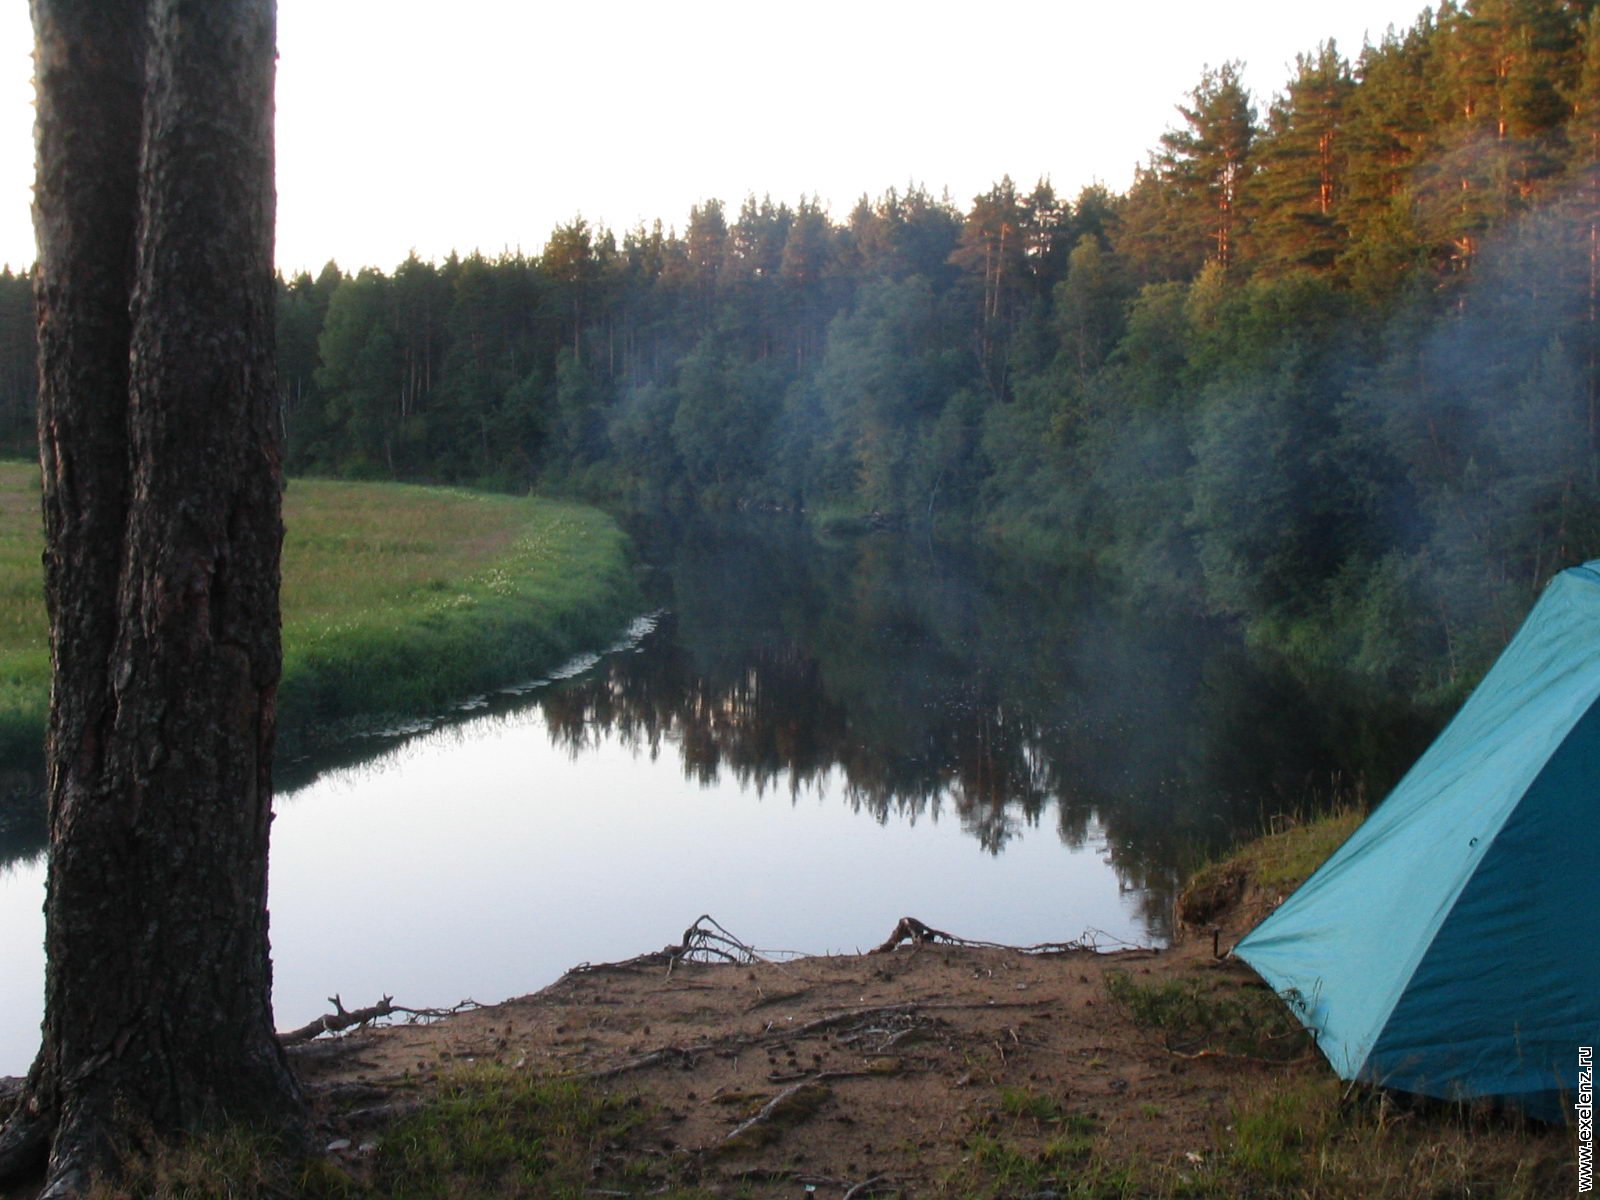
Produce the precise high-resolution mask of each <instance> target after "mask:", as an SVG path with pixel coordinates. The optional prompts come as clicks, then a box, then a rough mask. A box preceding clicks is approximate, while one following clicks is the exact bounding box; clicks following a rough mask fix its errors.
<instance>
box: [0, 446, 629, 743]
mask: <svg viewBox="0 0 1600 1200" xmlns="http://www.w3.org/2000/svg"><path fill="white" fill-rule="evenodd" d="M284 524H285V527H286V530H287V532H286V535H285V538H284V552H283V573H284V581H283V625H284V633H283V641H284V679H283V683H282V685H281V687H280V690H279V741H280V747H281V748H282V749H284V750H286V751H288V752H291V753H293V752H297V751H299V750H303V749H305V748H307V747H309V746H311V745H314V744H317V743H321V742H327V741H331V740H335V739H336V738H338V737H340V736H342V735H344V734H346V733H348V732H350V731H352V730H353V729H355V728H359V727H362V726H367V725H371V724H373V723H375V722H381V721H386V720H391V719H395V718H402V717H407V716H417V715H422V714H426V713H429V712H434V711H437V710H439V709H440V708H442V707H443V706H445V705H447V704H449V703H451V702H453V701H456V700H459V699H461V698H463V697H465V696H468V695H471V694H472V693H474V692H477V691H481V690H483V689H485V688H489V687H493V686H495V685H496V684H500V683H505V682H508V681H509V680H511V679H514V678H517V677H519V676H526V675H532V674H536V673H538V672H540V671H542V670H546V669H549V668H550V667H553V666H556V665H557V664H558V662H559V661H560V660H561V659H563V658H565V657H566V656H568V655H570V654H572V653H574V652H576V651H578V650H580V649H583V648H585V647H588V646H593V645H596V644H598V643H600V642H601V641H603V640H604V639H605V638H607V637H608V636H609V635H610V634H611V633H612V632H613V631H614V630H615V629H616V628H617V627H618V626H619V625H620V624H621V623H622V621H623V620H624V619H625V617H626V616H627V615H628V613H629V611H630V610H632V609H633V607H634V606H635V605H636V604H637V593H636V590H635V587H634V584H633V580H632V574H631V571H630V568H629V563H628V555H627V541H626V538H625V537H624V535H623V533H622V532H621V530H619V529H618V528H617V527H616V525H615V524H614V523H613V522H612V521H611V520H610V518H608V517H606V516H605V515H604V514H602V513H599V512H596V511H595V510H593V509H589V508H585V507H582V506H580V505H574V504H565V503H560V502H555V501H548V500H538V499H525V498H516V497H508V496H491V495H485V494H481V493H474V492H465V491H455V490H447V489H440V488H424V487H413V486H404V485H398V484H373V483H360V484H356V483H334V482H326V481H320V480H301V479H296V480H293V481H291V482H290V484H289V488H288V491H287V492H286V494H285V496H284ZM41 548H42V533H41V527H40V518H39V483H38V468H37V467H35V466H33V465H32V464H25V463H0V761H3V762H9V763H13V764H16V763H22V762H36V761H38V759H39V758H40V755H41V753H42V750H41V738H42V733H43V729H44V721H45V713H46V708H47V704H48V695H49V681H50V652H49V642H48V633H47V630H46V626H45V616H44V605H43V600H42V598H41V589H42V582H41V574H40V570H41V569H40V550H41Z"/></svg>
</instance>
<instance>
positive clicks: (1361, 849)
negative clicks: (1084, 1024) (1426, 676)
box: [1235, 560, 1600, 1121]
mask: <svg viewBox="0 0 1600 1200" xmlns="http://www.w3.org/2000/svg"><path fill="white" fill-rule="evenodd" d="M1597 699H1600V560H1597V561H1596V562H1591V563H1588V564H1586V565H1584V566H1582V567H1574V568H1572V569H1571V570H1568V571H1563V572H1562V573H1561V574H1560V575H1558V576H1557V577H1556V578H1555V579H1554V580H1553V581H1552V582H1551V584H1550V586H1549V587H1548V588H1546V589H1545V593H1544V595H1543V596H1542V597H1541V598H1540V600H1539V603H1538V604H1537V605H1535V607H1534V610H1533V612H1532V613H1530V614H1529V616H1528V619H1527V621H1526V622H1525V623H1524V624H1523V626H1522V628H1521V630H1519V631H1518V633H1517V635H1516V637H1515V638H1513V639H1512V641H1511V644H1510V645H1509V646H1508V647H1507V648H1506V650H1505V653H1504V654H1502V655H1501V656H1500V659H1499V661H1497V662H1496V663H1495V665H1494V667H1493V668H1492V669H1491V670H1490V671H1489V673H1488V674H1487V675H1486V676H1485V677H1484V679H1483V682H1482V683H1480V684H1479V685H1478V688H1477V690H1476V691H1474V692H1473V694H1472V695H1471V696H1470V697H1469V698H1468V700H1467V702H1466V703H1465V704H1464V705H1463V706H1462V708H1461V710H1460V712H1459V713H1457V714H1456V717H1455V719H1454V720H1453V721H1451V723H1450V724H1449V726H1448V727H1447V728H1446V729H1445V731H1444V732H1443V733H1442V734H1440V735H1439V737H1438V739H1437V740H1436V741H1435V742H1434V743H1433V745H1432V746H1430V747H1429V748H1428V750H1427V751H1426V752H1425V753H1424V754H1423V756H1422V757H1421V758H1420V759H1419V760H1418V761H1417V763H1416V765H1415V766H1413V767H1412V769H1411V771H1410V772H1409V773H1408V774H1407V775H1406V777H1405V778H1404V779H1402V780H1401V781H1400V784H1399V785H1398V786H1397V787H1396V788H1395V790H1394V791H1393V792H1392V793H1391V794H1390V796H1389V798H1388V799H1387V800H1385V801H1384V803H1383V804H1382V805H1380V806H1379V807H1378V808H1377V809H1376V810H1375V811H1374V812H1373V814H1372V815H1371V816H1370V817H1369V818H1368V819H1367V821H1366V822H1365V823H1364V824H1363V825H1362V826H1361V827H1360V828H1359V829H1357V830H1356V832H1355V833H1354V834H1353V835H1352V836H1351V838H1350V839H1349V841H1347V842H1346V843H1345V844H1344V846H1342V847H1341V848H1340V849H1339V850H1338V851H1337V852H1336V853H1335V854H1334V855H1333V856H1332V857H1331V858H1329V859H1328V861H1327V862H1326V863H1324V864H1323V866H1322V867H1321V868H1320V869H1319V870H1318V871H1317V872H1316V873H1315V874H1313V875H1312V876H1311V878H1310V879H1308V880H1307V881H1306V882H1305V884H1304V885H1302V886H1301V887H1300V888H1299V889H1298V890H1297V891H1296V892H1295V893H1294V894H1293V895H1292V896H1290V897H1289V899H1288V900H1286V901H1285V902H1284V903H1283V904H1282V905H1281V906H1280V907H1279V908H1278V910H1277V911H1276V912H1274V913H1273V914H1272V915H1271V916H1270V917H1269V918H1267V920H1266V921H1264V922H1262V924H1261V925H1259V926H1258V927H1257V928H1256V929H1255V930H1254V931H1253V932H1252V933H1251V934H1250V935H1249V936H1248V937H1246V938H1245V939H1244V940H1243V941H1242V942H1240V943H1239V945H1238V947H1237V948H1236V949H1235V953H1236V954H1238V955H1239V957H1241V958H1243V959H1244V960H1245V961H1246V962H1248V963H1249V964H1250V965H1251V967H1253V968H1254V969H1255V970H1256V972H1257V973H1258V974H1260V975H1261V976H1262V978H1264V979H1265V980H1266V981H1267V982H1268V983H1269V984H1270V985H1271V986H1272V987H1273V989H1274V990H1276V991H1277V992H1278V994H1279V995H1280V996H1282V997H1283V998H1284V999H1285V1001H1286V1002H1287V1003H1288V1004H1289V1006H1290V1007H1291V1008H1292V1009H1293V1010H1294V1011H1295V1013H1296V1015H1297V1016H1298V1017H1299V1018H1300V1020H1301V1021H1302V1022H1303V1023H1304V1024H1305V1025H1306V1027H1307V1028H1308V1029H1310V1030H1311V1031H1312V1032H1313V1034H1314V1035H1315V1036H1316V1039H1317V1045H1318V1047H1319V1048H1320V1049H1321V1050H1322V1052H1323V1054H1325V1055H1326V1056H1327V1058H1328V1061H1329V1062H1330V1063H1331V1064H1332V1065H1333V1067H1334V1069H1335V1070H1336V1071H1337V1072H1338V1073H1339V1074H1340V1076H1342V1077H1343V1078H1345V1079H1360V1080H1363V1081H1366V1082H1369V1083H1376V1084H1382V1085H1385V1086H1388V1087H1394V1088H1397V1089H1399V1090H1402V1091H1410V1092H1418V1093H1421V1094H1424V1095H1430V1096H1437V1097H1441V1098H1445V1099H1452V1100H1457V1099H1472V1098H1492V1099H1499V1100H1503V1101H1507V1102H1510V1103H1514V1104H1517V1105H1519V1106H1520V1107H1522V1108H1523V1109H1524V1110H1526V1111H1527V1112H1529V1113H1530V1114H1531V1115H1534V1116H1537V1117H1540V1118H1542V1119H1545V1120H1557V1121H1559V1120H1563V1119H1567V1118H1569V1117H1570V1115H1571V1111H1572V1110H1571V1108H1570V1104H1571V1103H1572V1099H1571V1097H1572V1095H1573V1093H1574V1092H1575V1091H1576V1086H1577V1074H1578V1047H1579V1046H1580V1045H1587V1046H1593V1045H1594V1044H1595V1041H1596V1038H1597V1037H1600V955H1597V954H1596V948H1597V945H1600V937H1597V933H1596V921H1595V918H1596V915H1597V906H1596V904H1595V903H1594V894H1593V893H1594V886H1595V879H1596V871H1597V867H1600V705H1597V703H1596V701H1597Z"/></svg>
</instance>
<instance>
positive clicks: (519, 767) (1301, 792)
mask: <svg viewBox="0 0 1600 1200" xmlns="http://www.w3.org/2000/svg"><path fill="white" fill-rule="evenodd" d="M641 540H642V542H643V543H644V546H645V551H646V556H647V558H648V559H649V560H650V561H651V562H652V563H654V564H656V566H655V571H654V574H653V579H652V586H653V590H654V592H655V593H656V597H655V598H656V600H657V601H658V602H659V604H660V606H661V608H660V611H659V612H658V613H656V614H655V615H653V616H651V617H649V618H647V619H642V620H641V621H639V622H637V623H636V625H635V628H634V629H633V630H632V631H630V634H629V636H628V637H627V638H625V639H624V640H623V642H622V643H619V645H618V646H617V647H615V648H613V649H612V650H610V651H609V652H607V653H605V654H603V655H598V656H590V657H589V658H587V659H585V660H580V661H579V662H576V663H574V664H571V669H570V670H568V671H563V672H560V673H558V674H559V675H560V676H563V677H561V678H550V679H543V680H530V681H529V682H528V684H527V685H525V686H523V687H519V688H516V689H511V690H508V691H507V692H505V693H500V694H497V695H495V696H491V697H484V698H481V699H480V700H478V701H474V702H473V703H472V705H471V707H470V708H469V709H467V710H465V711H462V712H459V713H457V714H453V715H452V716H451V717H450V718H448V719H443V720H440V721H437V722H434V723H433V724H432V727H431V728H430V729H428V730H427V731H425V732H420V733H415V734H412V735H409V736H405V737H390V738H387V739H364V740H362V741H361V742H359V743H358V744H356V745H353V746H348V747H344V748H342V749H341V751H340V752H339V754H337V755H336V756H334V757H333V758H332V759H329V760H327V761H323V762H317V763H302V764H291V765H288V766H287V767H286V768H284V769H282V770H280V776H283V777H284V778H285V781H286V782H287V783H288V784H290V785H293V784H295V783H296V782H297V781H299V785H298V786H290V787H288V788H286V790H285V791H284V792H283V793H282V794H281V795H280V798H279V802H278V818H277V821H276V822H275V824H274V826H273V849H272V892H271V906H272V938H273V951H274V962H275V969H276V991H275V1003H276V1009H277V1016H278V1022H279V1025H280V1026H281V1027H285V1028H287V1027H289V1026H293V1025H298V1024H301V1023H303V1022H305V1021H307V1020H309V1019H311V1018H312V1017H314V1016H316V1015H318V1014H319V1013H321V1012H323V1011H326V1010H327V1008H328V1001H327V997H329V996H332V995H334V994H335V993H337V994H339V995H340V996H341V997H342V998H343V1000H344V1001H345V1002H346V1003H347V1004H349V1005H351V1006H354V1005H356V1004H367V1003H371V1002H374V1001H375V1000H377V999H378V997H379V996H380V995H389V994H392V995H393V996H395V997H396V999H397V1000H398V1001H399V1002H401V1003H403V1004H407V1005H410V1006H414V1007H421V1006H432V1005H449V1004H452V1003H454V1002H456V1001H457V1000H460V999H463V998H466V997H471V998H474V999H477V1000H479V1001H484V1002H490V1001H494V1000H499V999H503V998H505V997H507V996H511V995H516V994H520V993H523V992H527V991H531V990H534V989H536V988H539V987H541V986H543V985H545V984H547V983H549V982H551V981H552V980H553V979H555V978H556V977H557V976H559V975H560V973H561V972H562V971H564V970H565V969H567V968H568V967H571V966H573V965H575V964H578V963H581V962H593V961H605V960H615V959H620V958H626V957H630V956H632V955H634V954H638V953H641V952H644V951H647V950H653V949H656V948H659V947H660V946H662V945H665V944H667V943H670V942H676V941H677V940H678V938H679V937H680V936H681V934H682V932H683V930H684V928H685V927H686V926H688V925H689V924H690V923H691V922H692V921H694V919H695V918H696V917H698V916H699V915H700V914H701V913H710V914H711V915H713V916H714V917H716V918H717V919H718V920H719V921H720V922H721V923H722V924H724V925H725V926H727V927H728V928H729V929H730V930H731V931H732V932H733V933H735V934H736V935H738V936H739V937H741V938H742V939H744V940H745V941H747V942H750V943H752V944H754V945H756V946H758V947H760V948H763V949H766V950H771V951H800V952H808V953H824V952H830V951H854V950H856V949H858V948H865V947H867V946H870V945H875V944H876V943H878V942H879V941H881V940H882V939H883V938H884V937H885V936H886V935H887V934H888V932H889V930H890V929H891V928H892V927H893V925H894V923H895V921H896V920H897V919H898V918H899V917H901V916H903V915H911V916H916V917H919V918H920V919H922V920H923V921H925V922H927V923H929V924H931V925H934V926H936V927H939V928H942V929H947V930H950V931H951V932H954V933H958V934H960V935H963V936H966V937H970V938H976V939H984V940H992V941H1001V942H1007V943H1012V944H1031V943H1036V942H1046V941H1064V940H1070V939H1075V938H1080V937H1084V936H1089V937H1091V938H1094V939H1096V940H1098V941H1099V942H1101V943H1102V944H1107V945H1109V944H1115V943H1118V942H1141V943H1153V942H1154V943H1159V942H1161V941H1163V940H1164V939H1165V938H1166V937H1167V936H1168V934H1169V932H1170V930H1169V927H1168V919H1169V918H1168V914H1169V912H1170V907H1171V899H1172V889H1173V885H1174V881H1175V880H1176V878H1177V877H1178V874H1179V872H1180V871H1181V870H1182V869H1184V868H1185V867H1187V866H1188V865H1191V864H1192V863H1193V862H1194V861H1196V860H1197V859H1198V858H1199V857H1201V856H1203V855H1204V854H1205V853H1207V852H1209V851H1211V850H1213V849H1215V848H1216V847H1219V846H1221V845H1223V844H1224V843H1226V842H1227V841H1228V840H1229V839H1230V838H1232V837H1234V836H1236V835H1237V834H1238V833H1239V832H1242V831H1248V830H1252V829H1255V828H1258V827H1259V826H1260V824H1261V823H1262V821H1263V819H1264V818H1266V817H1268V816H1270V815H1272V814H1273V813H1276V812H1280V811H1287V810H1296V809H1300V808H1302V807H1303V806H1304V804H1305V803H1306V799H1307V797H1308V796H1316V795H1321V796H1326V795H1328V794H1330V793H1331V792H1332V791H1333V790H1335V789H1336V788H1337V787H1338V786H1340V785H1341V783H1343V784H1349V783H1350V782H1351V781H1354V780H1357V779H1362V780H1364V781H1365V782H1366V783H1367V784H1368V785H1369V786H1371V787H1372V788H1373V789H1374V790H1380V789H1382V788H1386V787H1387V786H1388V784H1389V783H1390V782H1392V780H1393V778H1394V777H1395V776H1396V773H1397V772H1398V771H1399V770H1400V769H1402V768H1403V766H1404V765H1405V763H1406V762H1407V761H1408V760H1409V756H1410V755H1411V754H1412V753H1414V752H1415V750H1416V749H1417V748H1418V746H1419V745H1420V743H1421V742H1422V741H1423V740H1425V738H1426V735H1427V730H1426V729H1425V728H1421V727H1419V726H1418V725H1417V723H1416V722H1414V721H1409V720H1406V719H1404V718H1402V717H1400V716H1398V715H1396V714H1393V713H1384V712H1379V711H1375V710H1374V709H1373V708H1372V706H1371V705H1370V704H1364V703H1359V702H1357V701H1355V700H1353V699H1352V698H1350V697H1348V696H1343V695H1338V694H1333V693H1330V692H1328V691H1326V690H1324V691H1323V692H1321V693H1318V692H1315V691H1309V690H1308V689H1307V688H1306V687H1305V686H1304V685H1302V684H1299V683H1296V682H1294V681H1292V680H1291V679H1289V678H1288V677H1287V676H1286V675H1284V674H1283V673H1281V672H1277V671H1275V670H1274V669H1272V667H1271V666H1270V665H1268V664H1263V663H1261V662H1259V661H1258V660H1256V659H1254V658H1252V657H1251V656H1250V655H1248V654H1246V653H1245V652H1244V651H1243V650H1242V649H1241V648H1240V647H1239V646H1238V645H1237V644H1236V642H1235V641H1234V640H1233V639H1232V638H1231V637H1230V636H1229V635H1228V634H1227V632H1226V631H1225V630H1222V629H1220V628H1218V627H1215V626H1211V625H1207V624H1205V623H1196V622H1182V621H1171V620H1162V619H1158V618H1157V617H1156V616H1154V615H1152V612H1150V611H1144V612H1140V611H1137V610H1134V611H1129V610H1128V609H1127V608H1126V606H1122V605H1115V604H1111V603H1109V602H1107V601H1106V600H1105V599H1104V598H1103V597H1101V596H1099V595H1097V594H1095V593H1094V592H1093V591H1092V590H1089V589H1086V588H1085V586H1084V585H1083V584H1082V583H1081V582H1076V581H1073V580H1072V579H1071V578H1069V577H1067V576H1064V575H1055V574H1048V573H1040V572H1038V571H1030V570H1024V569H1021V568H1018V567H1016V566H1015V565H1013V564H1007V563H1004V562H1001V561H998V560H994V559H984V558H977V557H973V556H971V555H967V554H962V553H958V552H955V551H951V550H948V549H937V548H933V547H930V546H928V545H925V544H924V545H919V544H915V543H912V542H906V541H900V540H894V539H888V538H870V539H866V540H864V541H861V542H856V543H851V544H848V545H843V546H838V547H832V548H827V547H818V546H816V545H815V544H814V543H812V542H811V541H810V540H808V539H806V538H805V537H803V536H801V535H798V534H796V533H794V532H793V531H790V530H787V529H786V528H785V527H782V526H777V525H774V524H773V523H770V522H766V523H751V524H748V525H738V524H734V525H730V524H727V523H723V524H720V525H717V526H706V527H702V528H698V529H691V530H676V531H674V532H673V533H672V534H671V535H667V534H665V533H661V532H660V531H653V530H645V531H641ZM0 817H3V818H4V819H0V857H3V858H4V859H5V860H6V862H7V864H8V865H5V866H3V867H0V964H4V968H3V970H0V1074H17V1073H21V1072H22V1071H23V1070H25V1069H26V1067H27V1063H28V1059H29V1057H30V1056H31V1054H32V1052H33V1050H34V1049H35V1047H36V1045H37V1038H38V1019H39V1003H40V1000H39V997H40V996H41V994H42V989H43V961H42V952H41V949H40V947H41V942H42V938H43V918H42V915H41V914H40V905H41V903H42V897H43V862H42V859H41V858H40V857H39V856H38V853H37V850H38V846H39V844H40V842H41V841H42V830H41V828H40V826H41V824H42V822H41V821H40V820H39V819H38V818H37V816H36V814H34V813H33V810H32V809H31V808H29V809H28V811H27V812H25V813H19V807H18V806H17V805H16V804H13V805H12V806H11V807H10V809H9V810H6V811H5V812H3V813H0Z"/></svg>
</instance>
